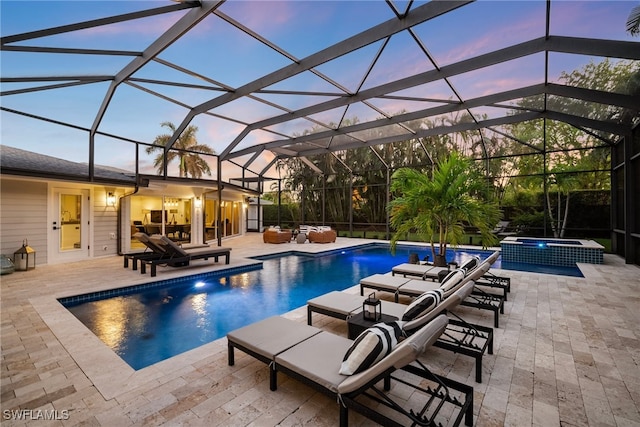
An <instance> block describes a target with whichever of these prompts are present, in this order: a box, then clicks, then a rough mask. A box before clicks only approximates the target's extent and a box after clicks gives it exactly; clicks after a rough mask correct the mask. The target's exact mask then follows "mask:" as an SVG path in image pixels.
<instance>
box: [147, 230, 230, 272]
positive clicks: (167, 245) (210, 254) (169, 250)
mask: <svg viewBox="0 0 640 427" xmlns="http://www.w3.org/2000/svg"><path fill="white" fill-rule="evenodd" d="M149 240H150V241H151V242H152V244H154V245H156V246H159V247H160V248H162V250H163V251H164V255H163V256H161V257H158V258H154V259H138V261H140V273H141V274H145V273H146V266H147V265H149V266H150V267H151V277H155V276H156V267H157V266H158V265H168V266H170V267H184V266H187V265H189V262H191V261H193V260H197V259H204V260H208V259H209V258H213V259H215V261H216V262H218V259H219V258H220V257H225V264H229V258H230V256H231V249H230V248H225V247H222V246H213V247H212V246H206V247H198V248H192V249H184V248H182V247H180V246H178V245H177V244H175V243H174V242H173V241H172V240H171V239H169V238H168V237H166V236H160V235H155V236H150V237H149Z"/></svg>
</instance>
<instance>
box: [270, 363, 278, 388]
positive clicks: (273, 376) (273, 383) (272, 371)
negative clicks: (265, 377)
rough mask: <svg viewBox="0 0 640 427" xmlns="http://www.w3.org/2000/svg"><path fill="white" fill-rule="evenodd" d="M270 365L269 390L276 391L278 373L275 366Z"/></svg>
mask: <svg viewBox="0 0 640 427" xmlns="http://www.w3.org/2000/svg"><path fill="white" fill-rule="evenodd" d="M271 365H274V362H271ZM271 365H270V366H269V389H270V390H271V391H276V390H277V389H278V371H276V368H275V366H271Z"/></svg>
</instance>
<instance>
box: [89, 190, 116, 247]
mask: <svg viewBox="0 0 640 427" xmlns="http://www.w3.org/2000/svg"><path fill="white" fill-rule="evenodd" d="M110 191H111V192H113V193H114V194H115V196H116V204H115V206H108V205H107V197H106V195H107V193H108V192H110ZM119 195H120V194H119V193H118V191H117V190H115V189H113V188H105V187H95V188H94V191H93V197H92V203H91V207H92V209H93V227H92V229H93V236H92V237H93V244H92V248H93V250H92V251H91V252H92V253H93V256H94V257H101V256H108V255H117V254H118V240H117V236H118V235H117V230H118V208H117V206H118V203H119Z"/></svg>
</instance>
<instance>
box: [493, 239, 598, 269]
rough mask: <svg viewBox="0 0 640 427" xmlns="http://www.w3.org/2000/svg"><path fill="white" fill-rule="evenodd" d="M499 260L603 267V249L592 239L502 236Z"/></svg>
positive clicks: (564, 265)
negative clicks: (583, 264) (587, 264)
mask: <svg viewBox="0 0 640 427" xmlns="http://www.w3.org/2000/svg"><path fill="white" fill-rule="evenodd" d="M500 247H501V248H502V261H503V262H504V261H507V262H526V263H529V264H541V265H557V266H563V267H574V266H575V265H576V263H579V262H583V263H589V264H602V262H603V256H604V246H602V245H600V244H599V243H596V242H594V241H593V240H578V239H548V238H539V237H505V238H504V240H502V242H500Z"/></svg>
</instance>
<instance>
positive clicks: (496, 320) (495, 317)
mask: <svg viewBox="0 0 640 427" xmlns="http://www.w3.org/2000/svg"><path fill="white" fill-rule="evenodd" d="M499 323H500V313H499V310H498V309H497V308H496V309H495V310H494V311H493V327H494V328H496V329H497V328H499V327H500V326H498V324H499Z"/></svg>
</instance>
